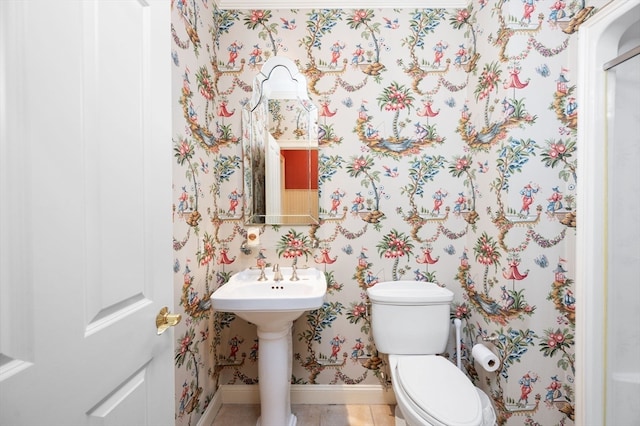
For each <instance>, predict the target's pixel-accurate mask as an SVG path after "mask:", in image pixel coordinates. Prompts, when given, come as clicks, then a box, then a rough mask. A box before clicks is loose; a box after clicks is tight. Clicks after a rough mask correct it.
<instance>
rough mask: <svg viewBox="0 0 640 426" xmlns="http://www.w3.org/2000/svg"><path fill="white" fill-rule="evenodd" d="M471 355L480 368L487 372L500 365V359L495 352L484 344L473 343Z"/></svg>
mask: <svg viewBox="0 0 640 426" xmlns="http://www.w3.org/2000/svg"><path fill="white" fill-rule="evenodd" d="M471 355H472V356H473V359H475V360H476V361H477V362H478V364H480V366H481V367H482V368H484V369H485V370H487V371H489V372H491V371H496V370H497V369H498V367H500V360H499V359H498V357H497V356H496V354H494V353H493V352H491V349H489V348H487V347H486V346H485V345H482V344H477V345H474V346H473V349H472V350H471Z"/></svg>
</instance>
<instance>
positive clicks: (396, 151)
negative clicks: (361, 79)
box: [354, 81, 445, 157]
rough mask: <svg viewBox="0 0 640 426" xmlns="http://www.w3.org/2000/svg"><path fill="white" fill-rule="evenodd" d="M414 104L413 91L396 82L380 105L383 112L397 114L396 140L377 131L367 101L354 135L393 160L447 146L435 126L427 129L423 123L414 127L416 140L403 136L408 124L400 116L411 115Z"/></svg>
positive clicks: (395, 123)
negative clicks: (427, 148)
mask: <svg viewBox="0 0 640 426" xmlns="http://www.w3.org/2000/svg"><path fill="white" fill-rule="evenodd" d="M414 100H415V99H414V97H413V94H412V91H411V90H410V89H409V88H407V87H405V86H404V85H401V84H399V83H397V82H395V81H394V82H392V83H391V84H390V85H389V86H387V87H385V88H384V90H383V91H382V93H381V94H380V95H379V96H378V98H377V101H378V104H379V106H380V110H383V111H389V112H393V114H394V115H393V136H391V137H385V136H381V135H380V133H379V132H378V130H377V129H376V128H374V127H373V125H372V123H371V121H372V120H373V116H371V115H369V114H368V110H367V108H366V105H365V103H366V101H365V102H363V104H362V105H361V107H360V112H359V114H358V119H357V120H356V127H355V128H354V132H355V133H356V134H357V135H358V137H359V139H360V140H361V141H362V142H363V143H365V144H366V145H367V146H368V147H369V148H370V149H372V150H373V151H374V152H378V153H381V154H383V155H389V156H393V157H399V156H402V155H407V154H417V153H418V152H419V149H420V147H423V146H430V145H432V144H434V143H443V142H444V140H445V139H444V138H442V137H440V136H438V135H437V130H436V126H435V125H423V124H421V123H420V122H417V123H415V124H414V126H415V134H416V136H417V137H416V138H415V139H413V138H409V137H404V136H401V134H400V133H401V130H400V129H401V128H404V127H405V125H406V123H405V122H402V123H400V122H399V118H400V112H401V111H404V110H406V111H407V113H409V112H410V111H411V107H412V106H413V102H414Z"/></svg>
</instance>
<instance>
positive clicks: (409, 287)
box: [367, 280, 453, 305]
mask: <svg viewBox="0 0 640 426" xmlns="http://www.w3.org/2000/svg"><path fill="white" fill-rule="evenodd" d="M367 294H368V295H369V299H371V301H372V302H374V303H396V304H398V303H402V304H407V305H410V304H416V303H419V304H429V303H449V302H451V301H452V300H453V292H452V291H451V290H448V289H446V288H443V287H440V286H439V285H437V284H435V283H431V282H425V281H409V280H405V281H383V282H379V283H377V284H376V285H374V286H373V287H369V288H368V289H367Z"/></svg>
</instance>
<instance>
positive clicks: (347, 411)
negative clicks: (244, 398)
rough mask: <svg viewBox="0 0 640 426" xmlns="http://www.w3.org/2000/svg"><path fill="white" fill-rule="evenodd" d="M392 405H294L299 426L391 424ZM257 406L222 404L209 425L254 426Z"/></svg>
mask: <svg viewBox="0 0 640 426" xmlns="http://www.w3.org/2000/svg"><path fill="white" fill-rule="evenodd" d="M394 409H395V405H315V404H293V405H292V406H291V411H292V412H293V414H295V415H296V417H297V419H298V426H393V425H394V424H395V421H394V416H393V411H394ZM259 416H260V405H253V404H225V405H223V406H222V408H221V409H220V411H219V412H218V414H217V415H216V418H215V419H214V420H213V424H212V425H211V426H255V424H256V421H257V420H258V417H259Z"/></svg>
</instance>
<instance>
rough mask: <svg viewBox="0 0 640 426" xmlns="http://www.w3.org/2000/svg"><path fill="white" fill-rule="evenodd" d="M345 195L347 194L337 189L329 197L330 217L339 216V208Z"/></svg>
mask: <svg viewBox="0 0 640 426" xmlns="http://www.w3.org/2000/svg"><path fill="white" fill-rule="evenodd" d="M345 195H346V193H345V192H344V191H341V190H340V188H337V189H336V190H335V191H333V192H332V193H331V195H329V198H330V199H331V208H330V209H329V214H330V215H332V216H336V215H337V214H338V208H339V207H340V204H341V203H342V198H344V196H345Z"/></svg>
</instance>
